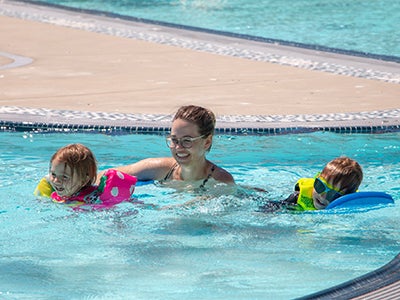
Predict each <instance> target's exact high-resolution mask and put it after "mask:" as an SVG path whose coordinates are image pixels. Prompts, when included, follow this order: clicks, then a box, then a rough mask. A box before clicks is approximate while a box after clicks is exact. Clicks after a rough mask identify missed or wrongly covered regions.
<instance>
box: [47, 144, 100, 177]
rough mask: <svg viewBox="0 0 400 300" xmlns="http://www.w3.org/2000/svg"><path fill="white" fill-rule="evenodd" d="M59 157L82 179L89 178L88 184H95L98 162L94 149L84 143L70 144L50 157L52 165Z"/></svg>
mask: <svg viewBox="0 0 400 300" xmlns="http://www.w3.org/2000/svg"><path fill="white" fill-rule="evenodd" d="M55 159H57V160H59V161H61V162H64V163H65V165H67V166H68V167H70V168H71V172H72V174H71V175H72V176H73V175H74V173H75V172H76V174H77V176H78V177H79V178H81V179H84V178H86V177H87V178H88V179H89V181H88V182H87V184H86V185H90V184H93V183H94V182H95V181H96V176H97V162H96V158H95V157H94V155H93V153H92V151H91V150H90V149H89V148H88V147H86V146H84V145H82V144H70V145H67V146H65V147H62V148H60V149H58V150H57V152H56V153H54V154H53V156H52V157H51V159H50V165H51V164H52V162H53V161H54V160H55Z"/></svg>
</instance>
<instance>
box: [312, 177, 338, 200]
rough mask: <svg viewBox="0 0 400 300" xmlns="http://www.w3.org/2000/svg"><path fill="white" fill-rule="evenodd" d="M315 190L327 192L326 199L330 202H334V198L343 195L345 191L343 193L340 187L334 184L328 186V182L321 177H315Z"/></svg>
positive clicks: (320, 192) (319, 192)
mask: <svg viewBox="0 0 400 300" xmlns="http://www.w3.org/2000/svg"><path fill="white" fill-rule="evenodd" d="M314 190H315V191H316V192H317V193H318V194H322V193H325V194H326V196H325V199H326V200H327V201H329V202H332V201H333V200H335V199H337V198H339V197H341V196H343V193H341V192H340V191H339V190H338V189H335V188H334V187H332V186H328V183H327V182H325V181H324V180H323V179H321V178H319V177H317V178H315V181H314Z"/></svg>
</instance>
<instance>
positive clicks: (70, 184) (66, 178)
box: [49, 159, 85, 197]
mask: <svg viewBox="0 0 400 300" xmlns="http://www.w3.org/2000/svg"><path fill="white" fill-rule="evenodd" d="M49 177H50V184H51V186H52V187H53V188H54V190H55V191H56V193H57V194H58V195H59V196H60V197H70V196H72V195H73V194H75V193H76V192H78V191H79V190H80V189H81V188H82V187H83V186H84V185H85V182H84V180H82V179H81V178H79V177H78V175H77V174H76V172H75V173H74V174H73V175H72V170H71V168H70V167H69V166H67V165H66V163H65V162H61V161H59V160H58V159H54V160H53V162H52V163H51V167H50V171H49Z"/></svg>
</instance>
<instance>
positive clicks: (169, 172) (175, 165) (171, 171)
mask: <svg viewBox="0 0 400 300" xmlns="http://www.w3.org/2000/svg"><path fill="white" fill-rule="evenodd" d="M177 166H178V163H175V164H174V165H173V166H172V168H171V169H170V170H169V171H168V173H167V175H165V177H164V179H163V180H161V181H166V180H168V179H169V178H170V177H171V176H172V173H174V171H175V169H176V167H177Z"/></svg>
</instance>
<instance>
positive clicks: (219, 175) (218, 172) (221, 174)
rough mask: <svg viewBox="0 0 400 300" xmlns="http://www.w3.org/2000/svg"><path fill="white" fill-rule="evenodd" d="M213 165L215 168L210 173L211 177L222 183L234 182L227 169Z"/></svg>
mask: <svg viewBox="0 0 400 300" xmlns="http://www.w3.org/2000/svg"><path fill="white" fill-rule="evenodd" d="M214 166H215V170H214V171H213V173H212V177H213V178H214V179H215V180H217V181H221V182H224V183H229V184H233V183H235V180H234V179H233V176H232V174H231V173H229V172H228V171H227V170H225V169H223V168H221V167H218V166H217V165H214Z"/></svg>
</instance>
